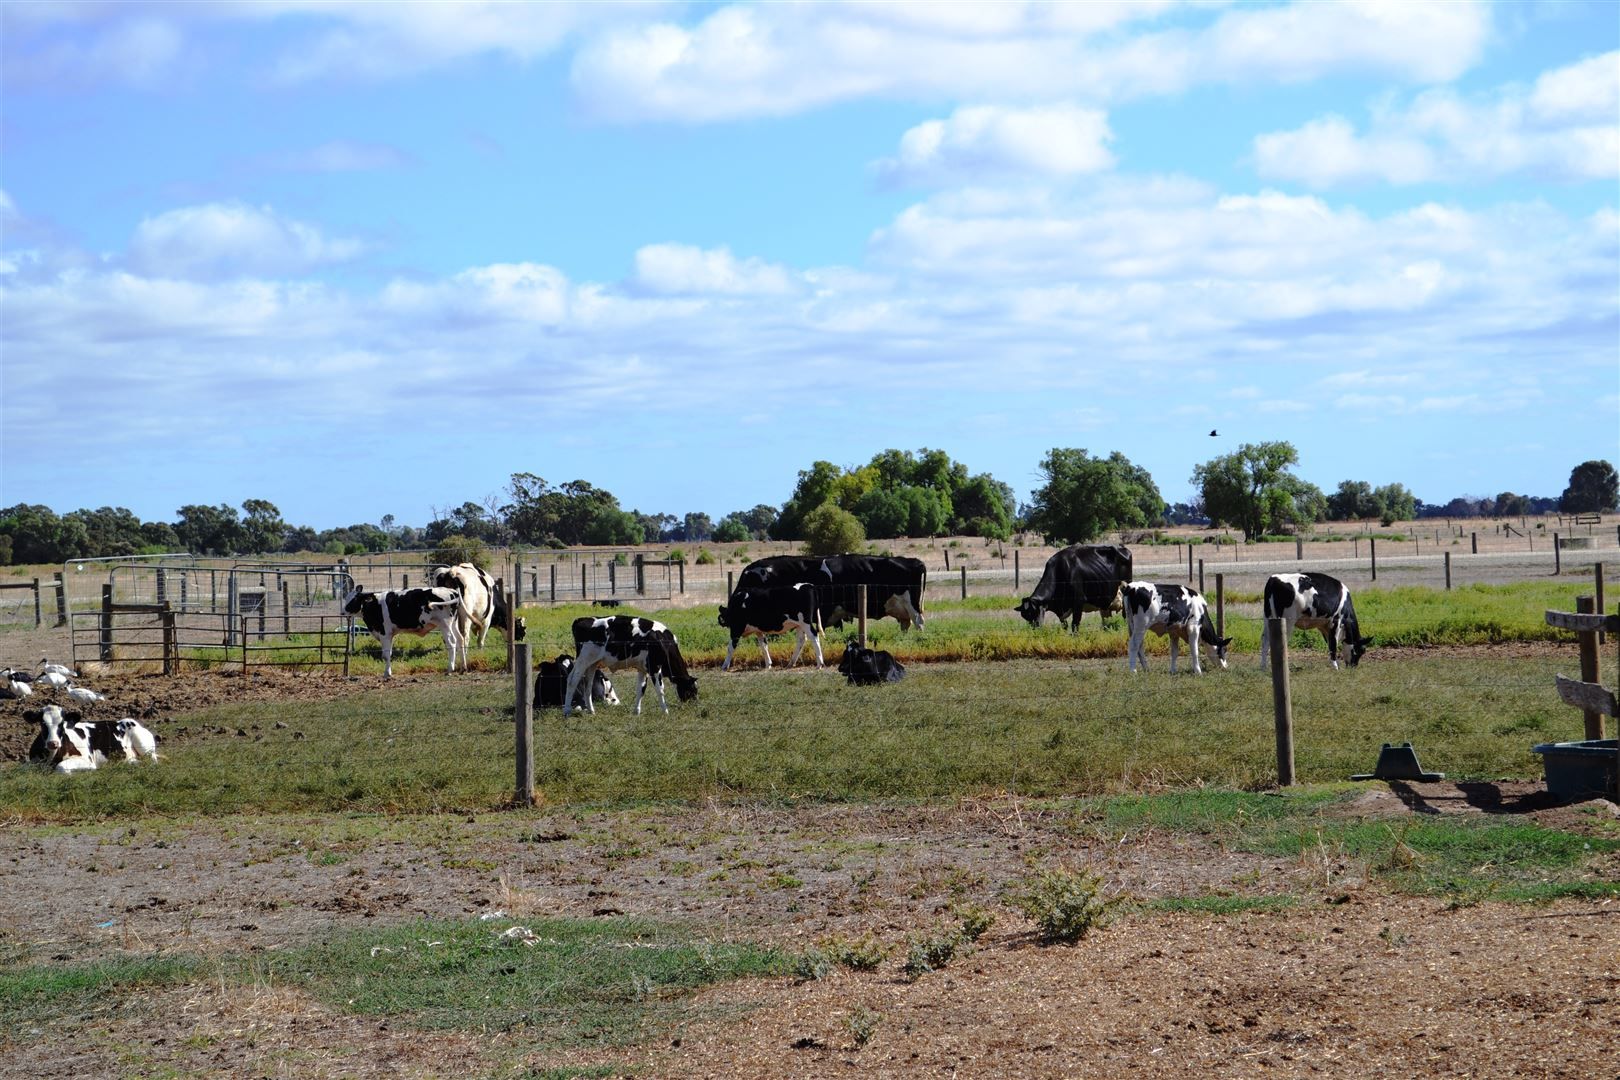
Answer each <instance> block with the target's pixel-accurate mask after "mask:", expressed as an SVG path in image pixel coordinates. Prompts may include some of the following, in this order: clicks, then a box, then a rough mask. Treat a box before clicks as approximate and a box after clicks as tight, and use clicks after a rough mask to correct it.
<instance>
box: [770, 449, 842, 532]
mask: <svg viewBox="0 0 1620 1080" xmlns="http://www.w3.org/2000/svg"><path fill="white" fill-rule="evenodd" d="M842 475H843V470H842V469H840V468H839V467H838V466H837V465H834V464H833V463H832V462H830V461H818V462H815V463H814V464H812V465H811V466H810V467H809V468H808V469H800V470H799V479H798V482H797V483H796V484H795V485H794V487H793V494H792V495H790V496H789V497H788V501H787V502H785V503H783V504H782V512H781V514H780V515H778V516H777V519H776V521H775V523H774V524H772V526H771V538H772V539H773V540H801V539H803V538H804V519H805V515H807V514H808V513H810V511H812V510H814V509H816V508H817V507H819V506H821V505H822V504H823V503H826V502H834V503H836V499H837V495H838V491H837V484H838V478H839V477H840V476H842Z"/></svg>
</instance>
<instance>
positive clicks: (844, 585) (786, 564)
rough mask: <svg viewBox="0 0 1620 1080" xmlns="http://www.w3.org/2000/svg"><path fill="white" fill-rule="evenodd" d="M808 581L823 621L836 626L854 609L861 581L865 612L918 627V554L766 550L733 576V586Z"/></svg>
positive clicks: (923, 572)
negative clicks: (915, 556) (768, 552)
mask: <svg viewBox="0 0 1620 1080" xmlns="http://www.w3.org/2000/svg"><path fill="white" fill-rule="evenodd" d="M789 585H813V586H815V588H816V604H817V605H818V607H819V609H820V610H819V612H818V614H819V615H820V621H821V624H822V625H823V626H838V625H841V624H842V623H843V622H844V621H845V620H846V619H853V618H855V617H856V616H857V615H859V613H860V609H859V597H860V591H859V587H860V586H862V585H865V586H866V617H867V618H869V619H881V618H883V617H884V616H888V617H890V618H892V619H894V620H895V621H896V622H898V623H899V624H900V629H901V630H902V631H904V630H908V629H910V628H911V624H912V623H916V624H917V629H919V630H921V629H923V628H924V626H923V593H924V591H925V590H926V589H927V587H928V568H927V567H926V566H925V565H923V562H922V560H921V559H913V558H909V557H906V556H878V555H826V556H820V555H808V556H801V555H771V556H767V557H766V558H763V559H756V560H755V561H754V562H751V563H749V564H748V565H747V566H745V567H743V569H742V573H740V574H738V575H737V588H738V589H770V588H783V587H786V586H789Z"/></svg>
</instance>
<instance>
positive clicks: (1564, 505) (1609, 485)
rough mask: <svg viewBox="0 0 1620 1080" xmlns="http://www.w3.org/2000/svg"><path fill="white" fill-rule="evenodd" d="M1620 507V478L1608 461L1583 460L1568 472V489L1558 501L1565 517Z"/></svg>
mask: <svg viewBox="0 0 1620 1080" xmlns="http://www.w3.org/2000/svg"><path fill="white" fill-rule="evenodd" d="M1617 507H1620V475H1617V474H1616V473H1615V471H1614V466H1613V465H1612V464H1610V463H1609V462H1607V461H1583V462H1581V463H1580V464H1579V465H1577V466H1575V467H1574V468H1573V469H1571V470H1570V472H1569V486H1568V487H1566V488H1565V489H1564V494H1563V495H1561V496H1560V497H1559V499H1558V509H1560V510H1562V511H1564V513H1566V514H1591V513H1597V512H1600V511H1603V510H1614V509H1616V508H1617Z"/></svg>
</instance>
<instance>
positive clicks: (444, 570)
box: [433, 562, 529, 649]
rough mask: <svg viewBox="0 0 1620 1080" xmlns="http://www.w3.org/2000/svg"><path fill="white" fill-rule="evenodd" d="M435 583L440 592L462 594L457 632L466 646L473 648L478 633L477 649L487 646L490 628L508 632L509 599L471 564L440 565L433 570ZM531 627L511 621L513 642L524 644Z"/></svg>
mask: <svg viewBox="0 0 1620 1080" xmlns="http://www.w3.org/2000/svg"><path fill="white" fill-rule="evenodd" d="M433 584H434V585H437V586H438V587H439V588H441V589H454V590H456V591H457V592H459V593H460V594H461V614H460V617H459V619H458V621H457V623H456V633H458V634H460V635H461V640H462V642H463V643H464V644H466V645H467V646H469V647H470V646H471V645H472V639H473V634H474V633H475V632H476V633H477V634H478V647H479V648H480V649H482V648H483V647H484V639H485V638H487V637H489V631H490V627H492V626H499V627H500V628H501V630H502V631H503V632H504V631H505V629H506V597H505V595H503V594H502V593H500V592H498V591H497V590H496V588H495V579H494V578H492V577H490V576H489V574H488V573H487V572H485V571H483V570H480V569H478V567H476V566H474V565H473V564H472V563H470V562H464V563H461V564H460V565H459V566H440V567H436V568H435V569H434V571H433ZM528 630H529V628H528V625H527V624H526V623H525V621H524V620H523V619H521V618H518V619H514V620H513V621H512V640H513V641H522V640H523V638H524V636H525V635H527V633H528Z"/></svg>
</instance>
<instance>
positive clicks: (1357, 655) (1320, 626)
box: [1260, 573, 1372, 671]
mask: <svg viewBox="0 0 1620 1080" xmlns="http://www.w3.org/2000/svg"><path fill="white" fill-rule="evenodd" d="M1264 610H1265V617H1266V618H1268V619H1281V620H1282V621H1283V629H1284V631H1285V632H1286V633H1289V634H1292V633H1293V632H1294V628H1295V627H1296V626H1297V627H1300V628H1301V629H1304V630H1320V631H1322V636H1323V637H1324V638H1326V639H1327V647H1328V660H1329V661H1331V662H1332V664H1333V666H1334V667H1335V668H1337V667H1338V666H1339V646H1340V645H1341V644H1342V645H1343V646H1344V656H1345V659H1346V660H1347V661H1348V662H1349V664H1350V666H1351V667H1355V666H1356V665H1357V664H1359V663H1360V662H1361V654H1362V653H1364V652H1366V651H1367V646H1369V645H1371V644H1372V639H1371V638H1364V637H1362V636H1361V626H1360V624H1359V623H1357V622H1356V607H1355V605H1354V604H1352V603H1351V602H1350V588H1349V586H1347V585H1345V584H1344V582H1342V581H1340V580H1339V579H1338V578H1332V577H1328V576H1327V575H1326V574H1316V573H1305V574H1272V575H1271V577H1269V578H1267V579H1266V592H1265V609H1264ZM1270 649H1271V635H1270V634H1268V633H1261V635H1260V670H1262V671H1264V670H1265V669H1266V658H1267V654H1268V653H1269V652H1270Z"/></svg>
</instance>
